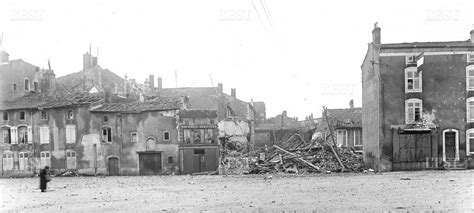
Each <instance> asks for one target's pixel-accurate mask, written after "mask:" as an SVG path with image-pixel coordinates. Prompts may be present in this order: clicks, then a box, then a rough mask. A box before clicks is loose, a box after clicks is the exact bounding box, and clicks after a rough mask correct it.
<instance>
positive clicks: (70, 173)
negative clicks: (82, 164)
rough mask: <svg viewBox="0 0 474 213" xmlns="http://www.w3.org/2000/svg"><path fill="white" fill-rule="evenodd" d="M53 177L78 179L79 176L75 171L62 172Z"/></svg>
mask: <svg viewBox="0 0 474 213" xmlns="http://www.w3.org/2000/svg"><path fill="white" fill-rule="evenodd" d="M54 176H55V177H79V176H81V175H80V174H79V173H77V171H76V170H66V171H64V172H61V173H58V174H55V175H54Z"/></svg>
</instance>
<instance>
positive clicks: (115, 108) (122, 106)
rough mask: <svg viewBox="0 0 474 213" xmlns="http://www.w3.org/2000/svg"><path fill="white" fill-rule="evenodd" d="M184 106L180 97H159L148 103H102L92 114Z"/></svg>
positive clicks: (159, 109)
mask: <svg viewBox="0 0 474 213" xmlns="http://www.w3.org/2000/svg"><path fill="white" fill-rule="evenodd" d="M182 106H183V101H182V99H181V98H180V97H159V98H155V99H153V100H151V101H146V102H132V103H101V104H99V105H97V106H94V107H92V108H91V112H126V113H140V112H145V111H164V110H174V109H181V107H182Z"/></svg>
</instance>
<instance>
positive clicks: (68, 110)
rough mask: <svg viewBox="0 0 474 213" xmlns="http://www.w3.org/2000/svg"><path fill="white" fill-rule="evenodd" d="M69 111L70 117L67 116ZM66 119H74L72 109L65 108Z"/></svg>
mask: <svg viewBox="0 0 474 213" xmlns="http://www.w3.org/2000/svg"><path fill="white" fill-rule="evenodd" d="M69 112H71V117H69ZM66 120H69V121H71V120H74V110H73V109H66Z"/></svg>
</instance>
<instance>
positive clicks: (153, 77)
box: [148, 75, 155, 89]
mask: <svg viewBox="0 0 474 213" xmlns="http://www.w3.org/2000/svg"><path fill="white" fill-rule="evenodd" d="M148 82H149V83H150V88H152V89H153V88H155V76H154V75H150V77H149V78H148Z"/></svg>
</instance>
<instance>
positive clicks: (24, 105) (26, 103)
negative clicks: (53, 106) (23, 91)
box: [0, 93, 52, 110]
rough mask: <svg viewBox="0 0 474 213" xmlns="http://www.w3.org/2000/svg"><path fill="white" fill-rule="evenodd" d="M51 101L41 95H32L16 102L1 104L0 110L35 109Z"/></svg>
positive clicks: (49, 98)
mask: <svg viewBox="0 0 474 213" xmlns="http://www.w3.org/2000/svg"><path fill="white" fill-rule="evenodd" d="M51 99H52V97H48V96H45V95H44V94H41V93H30V94H28V95H25V96H22V97H20V98H17V99H15V100H11V101H4V102H0V110H10V109H35V108H38V107H39V106H40V105H41V104H44V103H46V102H47V101H50V100H51Z"/></svg>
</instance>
